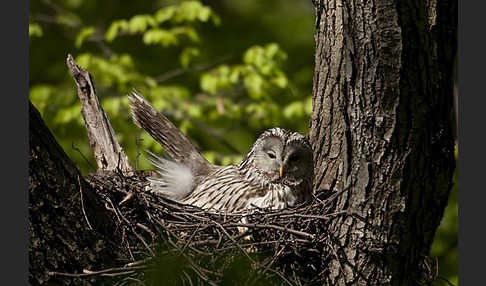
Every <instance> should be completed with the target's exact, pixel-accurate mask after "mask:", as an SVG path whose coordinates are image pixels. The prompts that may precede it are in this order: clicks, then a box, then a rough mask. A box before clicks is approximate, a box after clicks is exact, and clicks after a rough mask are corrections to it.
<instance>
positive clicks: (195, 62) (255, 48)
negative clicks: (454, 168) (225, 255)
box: [29, 0, 457, 285]
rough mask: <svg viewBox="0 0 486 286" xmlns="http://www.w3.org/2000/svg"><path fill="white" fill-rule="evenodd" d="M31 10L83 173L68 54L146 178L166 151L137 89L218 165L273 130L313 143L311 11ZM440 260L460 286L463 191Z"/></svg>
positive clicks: (215, 2)
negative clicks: (148, 128)
mask: <svg viewBox="0 0 486 286" xmlns="http://www.w3.org/2000/svg"><path fill="white" fill-rule="evenodd" d="M29 4H30V8H29V12H30V14H29V45H30V47H29V48H30V51H29V73H30V79H29V86H30V94H29V96H30V99H31V101H32V102H33V104H34V105H35V106H36V107H37V108H38V109H39V111H40V112H41V114H42V116H43V118H44V120H45V121H46V124H47V125H48V126H49V128H50V129H51V131H52V132H53V133H54V135H55V137H56V139H57V140H58V142H60V143H61V145H62V147H63V148H64V150H65V151H66V152H67V153H68V155H69V156H70V157H71V158H72V159H73V160H74V161H75V162H76V163H77V164H78V166H79V167H80V169H81V170H82V171H83V172H84V173H88V172H91V171H94V170H95V168H94V167H93V166H95V165H96V164H95V163H94V160H93V158H92V155H91V151H90V149H89V145H88V141H87V136H86V131H85V129H84V122H83V119H82V117H81V114H80V111H81V105H80V102H79V100H78V98H77V95H76V87H75V84H74V81H73V79H72V77H71V75H70V74H69V72H68V70H67V67H66V64H65V60H66V57H67V54H68V53H71V54H72V55H73V56H74V58H75V60H76V62H77V63H78V64H79V65H80V66H82V67H85V68H87V69H88V70H89V71H90V72H91V74H92V76H93V77H94V81H95V84H96V89H97V94H98V97H99V98H100V101H101V105H102V106H103V108H104V109H105V111H106V112H107V114H108V116H109V117H110V121H111V123H112V125H113V128H114V129H115V132H116V134H117V136H118V139H119V141H120V143H121V145H122V146H123V148H124V149H125V151H126V152H127V154H128V156H129V158H130V159H131V160H132V162H133V164H136V165H137V166H138V168H140V169H147V168H150V165H149V164H148V162H147V161H146V160H145V159H144V156H143V154H142V155H141V156H139V157H138V156H137V150H139V151H138V152H140V151H141V150H145V149H148V150H152V151H153V152H161V151H162V150H161V148H160V146H158V145H157V144H156V143H155V142H154V141H153V140H152V139H151V138H150V136H148V135H147V134H146V133H142V132H140V130H139V129H138V128H136V127H135V126H134V124H133V123H132V122H131V119H130V113H129V110H128V101H127V98H126V96H125V95H126V94H127V93H129V92H131V91H132V90H133V89H136V90H137V91H138V92H140V93H141V94H142V95H143V96H145V97H146V98H147V99H148V100H149V101H150V102H152V103H153V104H154V106H155V107H156V108H158V109H159V110H163V111H164V113H165V114H166V115H167V116H168V117H169V118H170V119H171V120H172V121H173V122H174V123H175V124H176V125H177V126H178V127H179V128H180V129H181V130H182V131H183V132H184V133H185V134H187V135H189V137H190V138H191V139H192V140H193V141H194V142H196V144H197V145H198V147H199V149H200V150H201V151H202V152H203V153H204V155H205V156H206V158H208V160H210V161H211V162H214V163H217V164H230V163H235V162H239V161H240V160H241V159H242V154H245V153H246V152H247V151H248V150H249V148H250V146H251V144H252V143H253V142H254V141H255V139H256V137H257V136H258V135H259V134H260V133H261V132H263V131H264V130H265V129H267V128H270V127H274V126H280V127H283V128H287V129H292V130H297V131H300V132H302V133H306V132H307V129H308V122H309V118H310V114H311V100H312V97H311V92H312V78H313V69H314V30H315V26H314V8H313V6H312V1H311V0H265V1H258V0H245V1H234V0H212V1H176V0H158V1H145V0H143V1H116V0H105V1H96V0H65V1H54V0H36V1H30V2H29ZM136 158H139V160H137V159H136ZM431 255H432V256H435V257H438V261H439V273H440V275H442V276H443V277H445V278H447V279H449V280H450V281H451V282H452V283H453V284H454V285H457V187H454V189H453V191H452V193H451V197H450V201H449V205H448V207H447V209H446V212H445V215H444V219H443V221H442V224H441V226H440V228H439V230H438V232H437V236H436V239H435V242H434V245H433V246H432V251H431ZM440 284H441V283H440V282H437V285H440Z"/></svg>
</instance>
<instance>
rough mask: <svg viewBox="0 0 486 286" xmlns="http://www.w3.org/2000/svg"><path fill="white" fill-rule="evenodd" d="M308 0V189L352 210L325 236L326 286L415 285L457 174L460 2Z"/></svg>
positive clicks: (338, 208)
mask: <svg viewBox="0 0 486 286" xmlns="http://www.w3.org/2000/svg"><path fill="white" fill-rule="evenodd" d="M316 2H317V3H316V8H317V9H316V10H317V15H316V16H317V19H316V56H315V74H314V87H313V114H312V118H311V123H310V134H309V136H310V140H311V143H312V145H313V148H314V156H315V158H314V162H315V164H316V171H315V174H316V175H315V181H314V185H315V188H316V190H329V191H330V192H336V191H340V190H345V191H344V192H343V195H342V196H340V197H339V199H338V200H337V201H336V203H335V205H334V207H335V208H336V210H337V211H339V210H343V209H347V210H350V211H351V212H353V213H355V214H358V216H354V217H353V216H348V217H342V218H340V219H337V220H334V221H333V223H332V225H331V227H330V229H329V231H330V233H331V234H332V236H333V237H334V241H335V243H337V244H338V245H339V247H338V248H339V249H337V250H336V252H337V257H336V258H335V259H334V260H333V261H331V263H330V268H331V269H330V275H329V277H327V282H328V283H329V284H333V285H334V284H339V285H344V284H353V285H365V284H391V285H414V284H418V283H419V282H420V280H421V278H422V277H421V272H422V271H421V270H420V267H421V265H422V262H423V260H424V257H425V256H427V255H428V253H429V248H430V245H431V243H432V240H433V237H434V233H435V230H436V228H437V226H438V225H439V223H440V220H441V218H442V213H443V211H444V207H445V205H446V203H447V198H448V194H449V191H450V188H451V179H452V172H453V170H454V154H453V150H454V138H453V134H452V124H451V115H452V114H453V112H452V107H453V100H452V99H453V77H452V71H453V59H454V55H455V52H456V28H457V2H456V1H435V0H425V1H393V0H376V1H359V0H358V1H356V0H350V1H342V0H336V1H323V0H321V1H316ZM438 2H439V3H438Z"/></svg>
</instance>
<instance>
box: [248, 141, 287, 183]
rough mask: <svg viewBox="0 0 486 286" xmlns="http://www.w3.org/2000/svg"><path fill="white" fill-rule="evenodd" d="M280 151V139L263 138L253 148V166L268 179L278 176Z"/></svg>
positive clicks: (281, 162) (280, 161)
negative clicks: (254, 148)
mask: <svg viewBox="0 0 486 286" xmlns="http://www.w3.org/2000/svg"><path fill="white" fill-rule="evenodd" d="M282 151H283V145H282V141H281V140H280V139H279V138H277V137H268V138H265V140H263V142H262V144H260V145H259V146H258V148H257V149H256V150H255V158H254V167H255V168H257V169H258V170H259V171H260V172H261V173H262V174H263V175H264V176H265V177H266V178H267V179H269V180H270V181H277V180H278V179H279V178H280V169H281V168H282V166H283V158H282Z"/></svg>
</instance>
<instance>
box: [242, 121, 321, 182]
mask: <svg viewBox="0 0 486 286" xmlns="http://www.w3.org/2000/svg"><path fill="white" fill-rule="evenodd" d="M248 155H249V156H248V158H247V159H248V160H249V161H250V162H251V165H252V167H253V168H255V169H256V170H257V172H258V173H260V174H261V175H262V176H263V177H264V178H265V179H266V180H268V181H269V182H272V183H283V184H285V185H297V184H300V183H301V182H302V180H304V179H311V181H312V177H313V175H314V164H313V158H312V147H311V145H310V143H309V141H308V140H307V138H306V137H305V136H304V135H302V134H300V133H297V132H292V131H288V130H285V129H281V128H272V129H269V130H267V131H265V132H264V133H263V134H262V135H260V137H259V138H258V139H257V140H256V141H255V143H254V144H253V147H252V149H251V151H250V152H249V154H248Z"/></svg>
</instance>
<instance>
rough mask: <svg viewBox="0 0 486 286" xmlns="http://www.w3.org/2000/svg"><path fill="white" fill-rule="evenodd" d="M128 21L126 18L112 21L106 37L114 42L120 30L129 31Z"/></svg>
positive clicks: (108, 40)
mask: <svg viewBox="0 0 486 286" xmlns="http://www.w3.org/2000/svg"><path fill="white" fill-rule="evenodd" d="M127 30H128V22H127V21H126V20H117V21H114V22H113V23H111V25H110V27H109V28H108V30H107V31H106V34H105V39H106V41H107V42H112V41H113V40H114V39H115V38H116V36H117V35H118V31H127Z"/></svg>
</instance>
